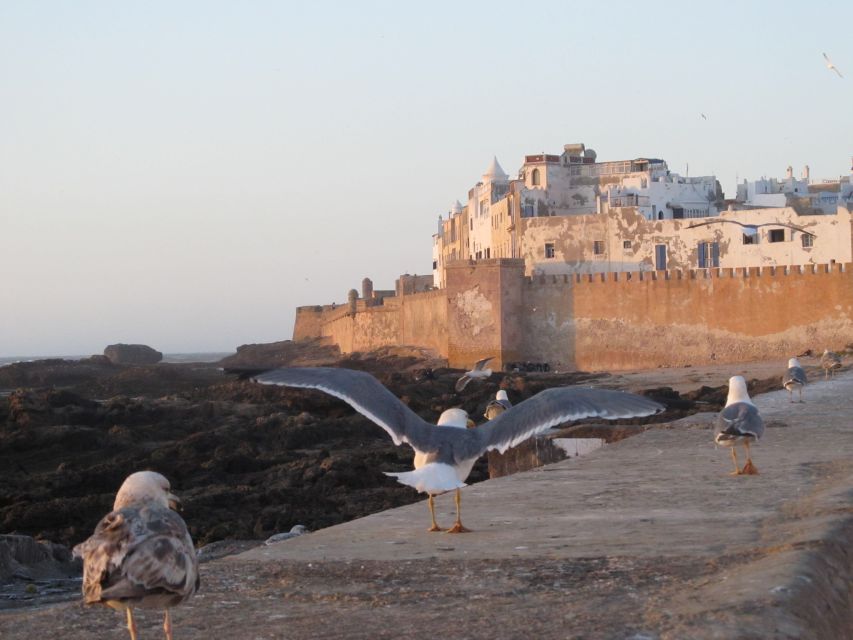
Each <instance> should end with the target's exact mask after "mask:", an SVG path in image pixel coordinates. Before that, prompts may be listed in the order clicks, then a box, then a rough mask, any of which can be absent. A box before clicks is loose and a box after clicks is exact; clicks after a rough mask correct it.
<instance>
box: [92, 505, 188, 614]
mask: <svg viewBox="0 0 853 640" xmlns="http://www.w3.org/2000/svg"><path fill="white" fill-rule="evenodd" d="M78 549H79V551H78ZM75 552H76V553H77V554H78V555H81V556H82V557H83V566H84V577H83V593H84V596H85V599H86V602H88V603H94V602H103V601H107V600H123V599H137V600H141V599H144V598H145V597H146V596H156V597H163V596H167V597H168V596H169V595H172V596H174V598H175V601H174V602H173V603H172V604H177V603H178V602H180V601H182V600H184V599H186V598H188V597H189V596H191V595H192V594H193V593H195V591H196V589H197V588H198V560H197V558H196V553H195V548H194V547H193V543H192V538H190V534H189V532H188V531H187V526H186V524H185V523H184V521H183V519H182V518H181V517H180V516H179V515H178V514H177V513H175V512H174V511H172V510H170V509H164V508H161V507H143V508H141V509H137V508H134V507H126V508H124V509H120V510H118V511H113V512H111V513H109V514H107V515H106V516H104V518H103V519H102V520H101V522H99V523H98V526H97V527H96V529H95V533H94V534H93V535H92V537H91V538H89V539H88V540H87V541H86V542H84V543H83V544H81V545H79V546H78V547H77V549H75Z"/></svg>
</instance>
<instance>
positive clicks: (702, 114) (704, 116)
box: [699, 113, 708, 120]
mask: <svg viewBox="0 0 853 640" xmlns="http://www.w3.org/2000/svg"><path fill="white" fill-rule="evenodd" d="M699 115H700V116H702V119H703V120H707V119H708V116H706V115H705V114H704V113H700V114H699Z"/></svg>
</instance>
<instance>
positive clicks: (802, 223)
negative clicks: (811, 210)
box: [519, 207, 853, 275]
mask: <svg viewBox="0 0 853 640" xmlns="http://www.w3.org/2000/svg"><path fill="white" fill-rule="evenodd" d="M771 220H772V221H775V222H780V223H785V224H791V225H794V226H796V227H800V228H803V229H805V230H807V231H809V232H810V233H812V234H814V236H815V237H814V239H813V246H811V247H804V246H803V244H802V235H803V234H802V233H801V232H799V231H795V230H792V229H790V228H784V227H775V228H777V229H784V231H785V240H784V242H770V241H769V233H770V229H773V228H774V227H773V226H772V225H770V226H767V227H759V228H758V233H759V238H758V243H757V244H743V231H744V229H743V227H741V226H739V225H738V224H734V222H731V221H737V222H741V223H743V224H756V225H758V224H764V223H767V222H768V221H771ZM519 222H520V226H521V233H520V245H521V246H520V257H522V258H523V259H524V261H525V264H526V265H527V273H528V274H529V275H539V274H546V275H553V274H564V273H599V272H603V271H652V270H654V269H655V246H656V245H664V246H665V247H666V258H667V264H666V267H667V268H668V269H682V270H686V269H696V268H698V266H699V262H698V246H699V243H700V242H717V243H719V247H720V265H719V266H721V267H733V268H734V267H757V266H769V265H776V264H781V265H784V264H789V265H791V264H794V265H798V264H826V263H830V262H832V261H835V262H840V263H841V262H850V261H851V260H853V252H851V214H850V211H848V210H847V209H846V208H843V207H839V208H838V211H837V213H836V214H834V215H799V214H798V213H797V212H796V211H795V210H794V209H792V208H790V207H787V208H784V209H770V210H768V209H754V210H745V211H731V212H724V213H722V214H721V215H720V216H717V217H714V218H703V219H684V220H656V221H649V220H646V219H645V218H644V217H643V216H642V215H641V214H639V213H638V212H637V211H636V210H635V209H633V208H624V209H619V210H613V211H610V212H608V213H606V214H597V215H590V216H564V217H557V218H525V219H522V220H520V221H519ZM705 222H708V223H710V224H707V225H704V226H700V227H696V228H690V226H691V225H695V224H698V223H705ZM596 240H598V241H600V242H602V243H603V247H604V252H603V253H601V254H595V253H594V250H593V249H594V241H596ZM626 242H627V244H628V246H627V247H625V243H626ZM546 243H551V244H554V249H555V253H554V257H553V258H546V257H545V244H546Z"/></svg>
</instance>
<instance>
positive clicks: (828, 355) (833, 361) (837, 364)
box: [820, 349, 841, 380]
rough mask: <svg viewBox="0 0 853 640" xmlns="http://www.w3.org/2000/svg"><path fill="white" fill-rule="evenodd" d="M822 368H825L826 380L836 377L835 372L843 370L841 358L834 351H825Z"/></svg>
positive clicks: (821, 361) (821, 358) (821, 362)
mask: <svg viewBox="0 0 853 640" xmlns="http://www.w3.org/2000/svg"><path fill="white" fill-rule="evenodd" d="M820 366H821V367H823V374H824V375H823V378H824V380H826V379H827V378H832V377H834V376H835V370H836V369H840V368H841V356H840V355H838V354H837V353H835V352H834V351H830V350H829V349H824V350H823V355H822V356H821V357H820Z"/></svg>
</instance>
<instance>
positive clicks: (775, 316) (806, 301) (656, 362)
mask: <svg viewBox="0 0 853 640" xmlns="http://www.w3.org/2000/svg"><path fill="white" fill-rule="evenodd" d="M554 280H557V281H556V282H555V281H554ZM524 286H525V296H524V297H525V304H526V306H528V307H529V308H530V310H531V315H530V318H529V322H528V331H527V333H526V335H527V342H526V351H527V352H528V354H529V358H528V359H530V360H538V361H543V362H550V363H551V364H552V368H556V369H559V368H561V367H566V368H578V369H609V370H615V369H630V368H644V367H656V366H683V365H686V364H698V363H704V362H711V361H719V362H739V361H746V360H751V359H757V358H772V357H778V358H780V359H781V360H784V359H787V358H788V357H790V356H792V355H796V354H797V353H801V352H803V351H805V350H806V349H812V350H814V351H819V350H822V349H823V348H825V347H830V348H838V347H841V346H843V345H845V344H847V343H849V342H851V341H853V265H849V264H848V265H838V264H836V265H807V266H805V267H802V268H800V267H791V268H789V269H787V270H786V269H784V268H767V267H765V268H757V267H753V268H747V269H708V270H695V271H687V272H680V271H671V272H646V273H642V274H641V273H631V274H626V273H618V274H617V273H609V274H595V275H591V276H590V275H584V276H569V277H568V278H558V279H553V278H552V279H539V280H536V281H527V282H526V283H525V285H524ZM533 309H535V311H533ZM549 355H550V357H549Z"/></svg>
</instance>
